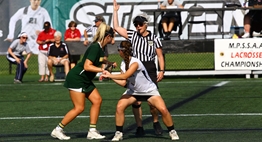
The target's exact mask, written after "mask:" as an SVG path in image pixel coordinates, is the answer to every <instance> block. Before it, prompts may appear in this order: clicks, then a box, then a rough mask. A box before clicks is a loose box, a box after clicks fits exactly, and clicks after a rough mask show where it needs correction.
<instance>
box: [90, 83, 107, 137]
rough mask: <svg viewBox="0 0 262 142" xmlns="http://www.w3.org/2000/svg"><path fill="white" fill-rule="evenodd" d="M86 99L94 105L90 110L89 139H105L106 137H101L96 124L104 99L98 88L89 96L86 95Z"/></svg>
mask: <svg viewBox="0 0 262 142" xmlns="http://www.w3.org/2000/svg"><path fill="white" fill-rule="evenodd" d="M86 97H87V99H88V100H89V101H90V102H91V104H92V105H91V108H90V126H89V131H88V134H87V139H103V138H105V136H103V135H100V133H99V132H98V131H97V130H96V123H97V121H98V116H99V114H100V108H101V104H102V97H101V96H100V94H99V92H98V90H97V89H96V88H95V89H94V90H93V91H92V92H91V93H90V94H89V95H86Z"/></svg>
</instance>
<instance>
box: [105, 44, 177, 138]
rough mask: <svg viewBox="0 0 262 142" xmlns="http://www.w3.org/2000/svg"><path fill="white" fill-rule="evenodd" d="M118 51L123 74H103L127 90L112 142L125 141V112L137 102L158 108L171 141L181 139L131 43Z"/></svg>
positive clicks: (122, 45) (116, 119) (118, 112)
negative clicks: (135, 55)
mask: <svg viewBox="0 0 262 142" xmlns="http://www.w3.org/2000/svg"><path fill="white" fill-rule="evenodd" d="M118 51H119V55H120V56H121V58H123V61H122V63H121V74H111V73H110V72H108V71H106V70H105V71H103V74H102V76H103V77H107V78H111V79H113V81H114V82H115V83H116V84H118V85H120V86H123V87H126V88H127V90H126V91H125V92H124V93H123V95H122V96H121V98H120V99H119V101H118V103H117V107H116V114H115V122H116V132H115V136H114V138H113V139H112V141H119V140H122V139H123V125H124V120H125V114H124V111H125V109H126V108H127V107H128V106H131V105H132V104H134V103H135V102H136V101H147V102H148V104H150V105H152V106H153V107H155V108H157V109H158V111H159V112H160V113H161V114H162V118H163V122H164V124H165V125H166V127H167V129H168V131H169V135H170V137H171V139H172V140H178V139H179V137H178V135H177V133H176V131H175V129H174V123H173V120H172V117H171V115H170V113H169V111H168V109H167V107H166V105H165V102H164V100H163V99H162V97H161V96H160V93H159V92H158V89H157V86H156V84H155V83H154V82H153V81H152V80H151V79H150V77H149V75H148V73H147V70H146V68H145V66H144V65H143V63H142V62H141V61H140V60H139V59H137V58H134V57H132V45H131V43H130V42H129V41H122V42H121V43H120V46H118Z"/></svg>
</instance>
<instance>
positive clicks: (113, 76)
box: [103, 62, 138, 80]
mask: <svg viewBox="0 0 262 142" xmlns="http://www.w3.org/2000/svg"><path fill="white" fill-rule="evenodd" d="M137 69H138V63H137V62H134V63H132V64H131V65H130V67H129V69H128V70H127V71H126V72H125V73H122V74H105V75H103V76H104V77H109V78H111V79H117V80H126V79H128V78H129V77H130V76H131V75H133V74H134V73H135V71H136V70H137Z"/></svg>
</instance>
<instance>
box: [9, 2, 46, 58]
mask: <svg viewBox="0 0 262 142" xmlns="http://www.w3.org/2000/svg"><path fill="white" fill-rule="evenodd" d="M18 20H21V23H22V25H21V31H22V32H26V33H27V35H28V41H27V42H28V43H29V47H30V49H31V50H32V52H33V53H36V54H37V53H38V44H37V43H36V39H37V36H38V35H37V34H38V33H39V32H40V31H42V30H43V25H44V22H46V21H49V22H50V23H51V19H50V16H49V14H48V12H47V10H46V9H44V8H42V7H40V6H39V7H38V8H37V9H36V10H33V9H32V8H31V6H29V7H23V8H20V9H19V10H18V11H17V12H16V13H15V14H14V15H13V16H12V17H11V18H10V22H9V34H8V36H7V38H9V39H13V38H14V31H15V27H16V22H17V21H18Z"/></svg>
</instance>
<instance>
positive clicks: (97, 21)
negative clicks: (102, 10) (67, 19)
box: [84, 15, 115, 81]
mask: <svg viewBox="0 0 262 142" xmlns="http://www.w3.org/2000/svg"><path fill="white" fill-rule="evenodd" d="M94 22H95V25H92V26H89V27H87V29H86V30H85V31H84V36H85V41H84V45H88V43H89V42H88V32H91V33H92V37H94V36H95V34H96V30H97V28H98V27H99V26H100V24H101V23H105V19H104V18H103V16H100V15H97V16H96V18H95V20H94ZM114 43H115V40H114V39H113V40H112V43H111V44H114ZM104 52H105V56H104V60H107V59H108V48H107V46H105V48H104ZM102 67H103V68H104V67H105V64H103V65H102ZM100 75H101V73H99V76H100ZM99 81H103V79H102V78H101V76H100V77H99Z"/></svg>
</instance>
